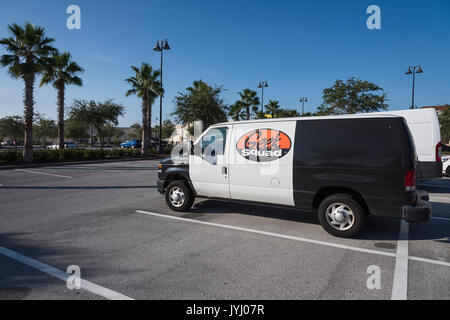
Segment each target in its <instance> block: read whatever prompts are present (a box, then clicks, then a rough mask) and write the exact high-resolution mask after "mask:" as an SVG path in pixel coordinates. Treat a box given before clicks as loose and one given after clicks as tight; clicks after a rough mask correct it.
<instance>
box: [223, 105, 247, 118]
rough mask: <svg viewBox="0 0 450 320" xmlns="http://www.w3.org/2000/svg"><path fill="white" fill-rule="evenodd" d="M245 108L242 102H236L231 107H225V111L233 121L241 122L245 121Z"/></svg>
mask: <svg viewBox="0 0 450 320" xmlns="http://www.w3.org/2000/svg"><path fill="white" fill-rule="evenodd" d="M244 107H245V106H244V105H243V104H242V101H236V102H235V103H234V104H232V105H231V106H227V107H225V109H226V110H227V113H228V116H230V117H231V119H233V121H239V120H242V119H245V111H244V110H243V109H244Z"/></svg>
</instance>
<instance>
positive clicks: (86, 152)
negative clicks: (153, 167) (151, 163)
mask: <svg viewBox="0 0 450 320" xmlns="http://www.w3.org/2000/svg"><path fill="white" fill-rule="evenodd" d="M140 156H141V150H140V149H112V150H100V149H71V150H61V151H60V150H35V151H34V152H33V161H35V162H50V161H52V162H55V161H63V160H64V161H79V160H101V159H121V158H139V157H140ZM22 160H23V157H22V151H18V150H17V151H16V150H8V151H4V152H0V162H2V163H18V162H21V161H22Z"/></svg>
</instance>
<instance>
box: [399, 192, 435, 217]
mask: <svg viewBox="0 0 450 320" xmlns="http://www.w3.org/2000/svg"><path fill="white" fill-rule="evenodd" d="M416 195H417V197H416V203H415V204H414V205H405V206H403V219H405V220H406V221H408V222H425V221H428V220H430V217H431V205H430V201H429V200H430V198H429V196H428V192H426V191H422V190H417V191H416Z"/></svg>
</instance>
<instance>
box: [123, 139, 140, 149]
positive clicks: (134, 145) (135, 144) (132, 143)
mask: <svg viewBox="0 0 450 320" xmlns="http://www.w3.org/2000/svg"><path fill="white" fill-rule="evenodd" d="M120 147H121V148H122V149H125V148H131V149H138V148H140V147H141V140H128V141H125V142H122V143H121V144H120Z"/></svg>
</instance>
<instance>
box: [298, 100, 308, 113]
mask: <svg viewBox="0 0 450 320" xmlns="http://www.w3.org/2000/svg"><path fill="white" fill-rule="evenodd" d="M299 101H300V102H301V103H302V116H303V115H304V114H305V102H308V98H307V97H301V98H300V100H299Z"/></svg>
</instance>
